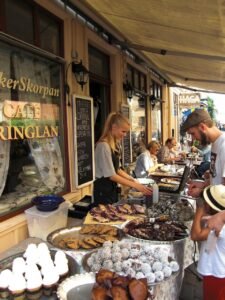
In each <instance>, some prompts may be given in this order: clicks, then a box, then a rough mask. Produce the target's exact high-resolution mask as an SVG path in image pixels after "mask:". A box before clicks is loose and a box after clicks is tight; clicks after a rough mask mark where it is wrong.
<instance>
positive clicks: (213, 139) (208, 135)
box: [181, 109, 225, 234]
mask: <svg viewBox="0 0 225 300" xmlns="http://www.w3.org/2000/svg"><path fill="white" fill-rule="evenodd" d="M181 130H182V131H183V132H187V133H189V134H190V135H191V136H192V138H193V139H196V140H198V141H200V143H201V144H202V145H203V146H204V145H207V144H210V143H211V144H212V148H211V163H210V170H209V172H210V177H209V179H206V180H205V181H192V182H190V183H189V187H188V194H189V195H190V196H192V197H195V198H198V197H199V196H200V195H201V193H202V191H203V189H204V188H205V187H206V186H208V185H217V184H223V185H225V134H224V133H223V132H222V131H220V130H219V129H218V128H217V127H216V126H215V124H214V123H213V120H212V119H211V117H210V115H209V113H208V112H207V111H206V110H204V109H196V110H195V111H193V112H192V113H191V114H190V115H189V116H188V117H187V119H186V121H185V122H184V123H183V125H182V127H181ZM224 223H225V212H224V211H223V212H220V213H217V214H216V215H214V216H212V217H210V219H209V220H208V222H207V224H208V226H209V228H211V229H215V230H216V233H217V234H218V233H219V231H220V229H221V228H222V224H224Z"/></svg>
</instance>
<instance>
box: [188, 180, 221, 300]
mask: <svg viewBox="0 0 225 300" xmlns="http://www.w3.org/2000/svg"><path fill="white" fill-rule="evenodd" d="M203 198H204V203H203V204H201V205H200V206H198V208H197V210H196V213H195V217H194V221H193V224H192V229H191V238H192V240H194V241H201V242H202V243H201V247H200V256H199V261H198V267H197V270H198V272H199V273H200V274H201V275H202V276H203V299H204V300H212V299H214V300H221V299H224V296H225V251H224V249H225V226H224V225H223V227H222V229H221V231H220V234H219V237H218V238H217V237H216V235H215V232H214V231H211V229H210V228H208V227H206V226H205V223H204V222H203V217H204V216H205V215H208V214H210V215H212V214H215V213H217V212H218V211H223V212H225V211H224V210H225V186H224V185H222V184H220V185H214V186H208V187H207V188H205V189H204V192H203ZM207 239H208V240H207Z"/></svg>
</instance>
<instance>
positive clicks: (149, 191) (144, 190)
mask: <svg viewBox="0 0 225 300" xmlns="http://www.w3.org/2000/svg"><path fill="white" fill-rule="evenodd" d="M135 189H136V190H138V191H139V192H142V193H143V194H144V195H152V188H150V187H148V186H145V185H143V184H140V183H138V182H137V184H136V186H135Z"/></svg>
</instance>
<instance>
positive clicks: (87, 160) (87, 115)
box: [73, 95, 94, 187]
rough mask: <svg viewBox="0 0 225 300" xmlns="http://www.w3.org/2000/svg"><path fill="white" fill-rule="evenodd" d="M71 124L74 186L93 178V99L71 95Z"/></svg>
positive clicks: (89, 181) (85, 183)
mask: <svg viewBox="0 0 225 300" xmlns="http://www.w3.org/2000/svg"><path fill="white" fill-rule="evenodd" d="M73 125H74V152H75V181H76V182H75V183H76V187H82V186H84V185H88V184H90V183H91V182H93V180H94V118H93V99H92V98H89V97H83V96H77V95H74V96H73Z"/></svg>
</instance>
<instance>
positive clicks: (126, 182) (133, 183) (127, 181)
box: [109, 172, 152, 195]
mask: <svg viewBox="0 0 225 300" xmlns="http://www.w3.org/2000/svg"><path fill="white" fill-rule="evenodd" d="M124 173H125V172H124ZM127 176H129V175H128V174H127ZM109 178H110V180H112V181H114V182H116V183H119V184H122V185H126V186H129V187H131V188H134V189H136V190H137V191H139V192H142V193H143V194H145V195H151V194H152V189H151V188H150V187H147V186H145V185H142V184H140V183H139V182H138V181H136V180H135V179H133V180H130V179H128V178H124V177H123V176H120V175H119V174H116V175H113V176H111V177H109Z"/></svg>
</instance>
